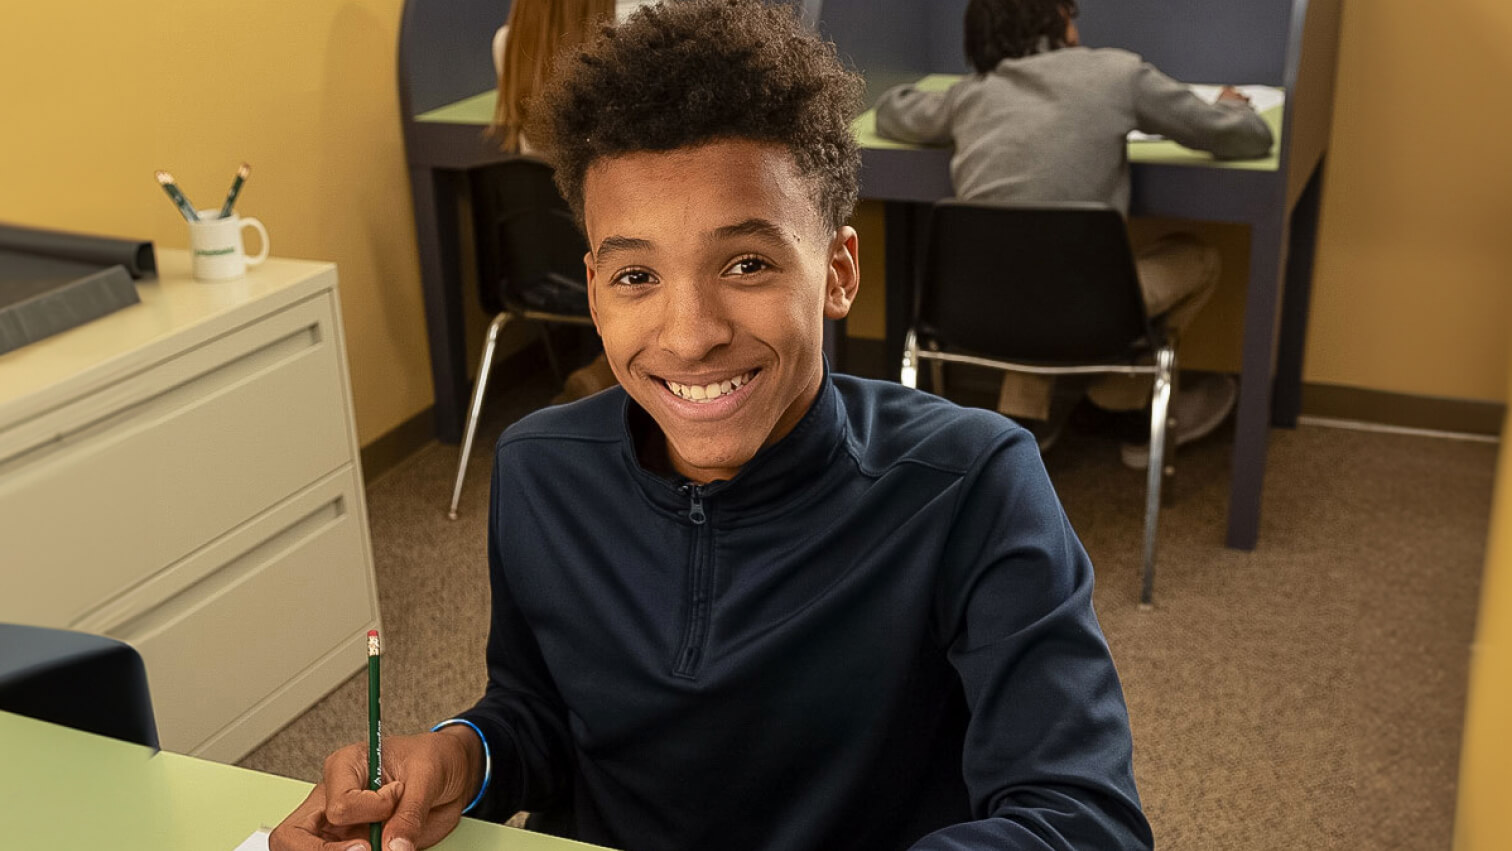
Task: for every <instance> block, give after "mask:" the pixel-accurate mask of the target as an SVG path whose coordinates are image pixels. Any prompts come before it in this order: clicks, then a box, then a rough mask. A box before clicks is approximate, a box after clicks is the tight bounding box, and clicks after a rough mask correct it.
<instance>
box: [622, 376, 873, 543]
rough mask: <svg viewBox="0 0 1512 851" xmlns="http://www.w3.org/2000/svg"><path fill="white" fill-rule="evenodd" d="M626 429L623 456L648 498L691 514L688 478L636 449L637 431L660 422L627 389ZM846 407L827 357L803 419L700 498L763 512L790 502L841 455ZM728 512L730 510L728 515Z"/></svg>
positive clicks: (703, 488)
mask: <svg viewBox="0 0 1512 851" xmlns="http://www.w3.org/2000/svg"><path fill="white" fill-rule="evenodd" d="M621 424H622V428H623V435H622V439H621V452H620V457H621V459H622V460H623V461H624V463H625V464H627V465H628V466H629V468H630V472H631V476H632V477H633V478H634V479H635V480H636V482H637V483H638V484H639V486H640V488H641V490H642V491H643V492H644V493H645V495H646V498H647V499H649V500H650V501H651V502H652V503H653V504H654V505H656V506H657V507H659V508H662V509H664V510H666V511H668V512H670V513H674V514H680V515H682V516H683V517H684V518H687V517H688V514H689V510H690V509H689V506H690V501H689V491H688V490H687V489H685V488H684V485H686V484H688V482H687V480H686V479H684V478H683V477H681V476H678V475H675V474H674V475H671V476H666V475H661V474H658V473H655V472H652V471H650V470H647V469H646V468H645V467H643V466H642V465H641V463H640V460H639V458H638V457H637V455H636V446H637V439H636V438H637V437H639V436H642V435H644V434H645V433H646V432H645V430H647V429H656V428H657V426H656V422H655V421H654V420H652V419H651V415H650V414H647V413H646V412H645V410H644V409H642V408H641V407H640V406H639V405H637V404H636V403H635V400H633V399H631V398H630V396H629V395H628V394H626V396H625V407H624V413H623V417H622V419H621ZM846 433H847V430H846V427H845V416H844V410H843V408H842V406H841V403H840V396H839V394H838V393H837V392H835V387H834V382H833V381H831V379H830V370H829V363H828V361H826V362H825V365H824V379H823V381H822V382H821V383H820V385H819V393H818V395H817V396H815V397H814V402H813V404H812V405H810V406H809V409H808V411H807V412H806V413H805V414H804V415H803V419H801V420H799V421H798V424H797V425H796V426H794V427H793V430H792V431H790V432H788V434H787V435H786V436H785V437H783V438H782V440H779V441H778V442H776V443H774V444H772V445H771V446H768V447H765V448H763V449H762V450H761V451H759V452H757V453H756V454H755V456H753V457H752V458H751V460H750V461H749V462H747V463H746V465H745V466H744V467H742V468H741V469H740V472H739V473H737V474H736V476H735V478H733V479H730V480H728V481H725V480H719V481H714V482H710V483H709V484H707V485H703V486H701V487H699V488H698V491H697V492H698V495H699V496H700V498H708V499H717V500H718V503H719V509H720V512H721V513H722V514H723V513H724V512H729V511H735V512H739V513H741V514H749V515H759V514H762V513H765V512H766V511H769V510H773V509H777V508H780V507H782V506H783V505H784V504H786V503H787V502H789V501H790V500H791V498H792V495H793V494H794V493H795V492H797V491H800V490H802V489H803V488H804V487H806V486H807V485H809V484H811V483H812V482H814V481H816V480H818V479H820V478H822V477H823V476H824V474H825V472H826V471H827V470H828V469H829V468H830V465H831V464H832V463H833V462H834V461H835V460H836V458H837V457H838V456H839V455H840V453H841V451H842V449H843V447H844V445H845V439H846ZM725 516H729V515H725Z"/></svg>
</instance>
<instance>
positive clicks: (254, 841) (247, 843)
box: [231, 827, 271, 851]
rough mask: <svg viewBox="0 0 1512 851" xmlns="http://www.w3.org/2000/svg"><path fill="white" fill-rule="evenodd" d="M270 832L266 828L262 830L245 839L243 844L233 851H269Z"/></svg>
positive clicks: (232, 850)
mask: <svg viewBox="0 0 1512 851" xmlns="http://www.w3.org/2000/svg"><path fill="white" fill-rule="evenodd" d="M270 832H271V831H269V830H268V829H267V828H266V827H264V828H261V829H259V830H258V831H257V832H256V833H254V834H252V835H251V836H249V837H247V838H246V839H243V840H242V844H240V845H238V846H236V847H235V848H233V849H231V851H268V834H269V833H270Z"/></svg>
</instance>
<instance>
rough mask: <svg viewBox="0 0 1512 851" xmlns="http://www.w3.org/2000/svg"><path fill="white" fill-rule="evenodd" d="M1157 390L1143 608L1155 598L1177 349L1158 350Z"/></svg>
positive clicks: (1153, 410) (1152, 412)
mask: <svg viewBox="0 0 1512 851" xmlns="http://www.w3.org/2000/svg"><path fill="white" fill-rule="evenodd" d="M1155 365H1156V367H1157V369H1158V370H1159V371H1158V372H1157V373H1156V374H1155V394H1154V397H1153V398H1152V399H1151V400H1150V463H1149V468H1148V470H1147V471H1146V476H1147V478H1148V482H1147V484H1146V485H1145V488H1146V493H1145V532H1144V581H1143V583H1142V584H1141V586H1140V590H1139V605H1140V608H1149V607H1150V606H1152V605H1154V602H1155V533H1156V531H1157V529H1158V527H1159V523H1160V486H1161V484H1162V482H1163V481H1164V480H1165V477H1166V475H1167V472H1166V467H1167V464H1168V459H1167V457H1166V430H1167V429H1166V426H1167V425H1168V423H1169V421H1170V405H1171V380H1172V377H1173V376H1174V375H1175V372H1176V352H1175V350H1174V349H1172V348H1170V347H1169V346H1167V347H1165V348H1162V349H1161V350H1160V351H1158V352H1156V353H1155Z"/></svg>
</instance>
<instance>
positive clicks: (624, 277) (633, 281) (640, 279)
mask: <svg viewBox="0 0 1512 851" xmlns="http://www.w3.org/2000/svg"><path fill="white" fill-rule="evenodd" d="M654 280H655V279H654V278H652V277H651V273H650V272H647V271H646V270H645V269H631V270H630V271H628V272H621V273H619V274H618V275H616V276H615V277H614V280H613V282H612V283H613V284H614V285H615V286H621V287H643V286H645V285H646V284H649V283H652V282H653V281H654Z"/></svg>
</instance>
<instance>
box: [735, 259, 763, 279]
mask: <svg viewBox="0 0 1512 851" xmlns="http://www.w3.org/2000/svg"><path fill="white" fill-rule="evenodd" d="M767 268H769V266H768V264H767V262H766V261H765V260H762V259H761V258H759V257H742V258H740V259H739V260H736V261H735V262H734V263H732V264H730V268H729V271H728V272H726V274H729V275H752V274H755V273H756V272H760V271H762V270H764V269H767Z"/></svg>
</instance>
